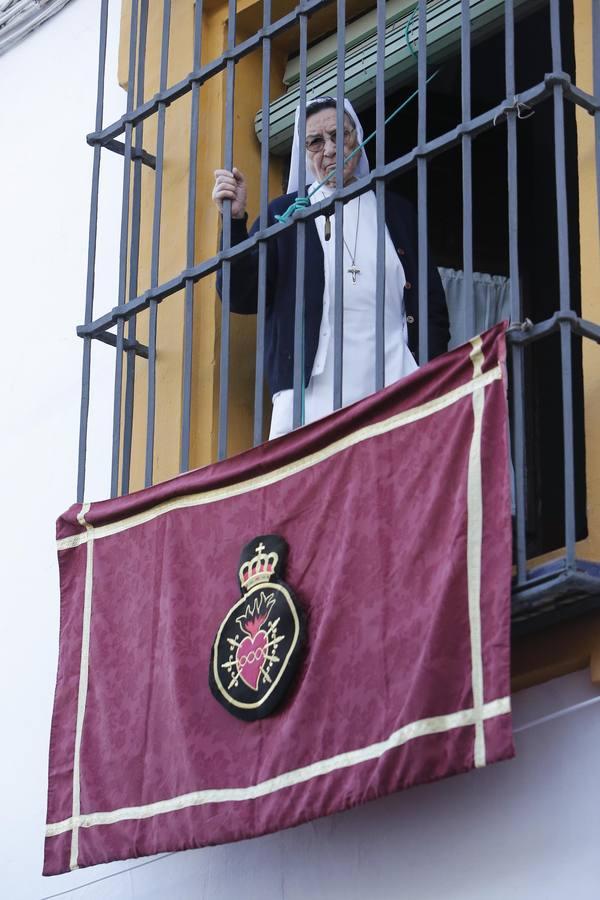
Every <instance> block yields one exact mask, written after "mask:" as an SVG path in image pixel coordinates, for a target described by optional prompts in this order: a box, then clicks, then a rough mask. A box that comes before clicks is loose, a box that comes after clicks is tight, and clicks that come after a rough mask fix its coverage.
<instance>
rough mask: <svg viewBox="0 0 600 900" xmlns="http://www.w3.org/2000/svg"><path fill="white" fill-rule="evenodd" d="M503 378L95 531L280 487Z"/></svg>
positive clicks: (482, 380)
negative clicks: (244, 478) (258, 472)
mask: <svg viewBox="0 0 600 900" xmlns="http://www.w3.org/2000/svg"><path fill="white" fill-rule="evenodd" d="M501 379H502V371H501V369H500V366H496V367H495V368H493V369H490V370H489V371H487V372H484V373H483V374H481V373H480V374H479V375H478V376H477V378H473V379H471V380H470V381H467V382H466V384H461V385H460V387H457V388H454V389H453V390H451V391H448V393H447V394H442V396H441V397H436V398H435V400H429V401H428V402H427V403H423V404H421V406H415V407H414V408H413V409H407V410H405V411H404V412H401V413H397V414H396V415H395V416H391V417H390V418H389V419H384V421H383V422H376V423H375V424H373V425H366V426H365V427H364V428H359V429H357V431H355V432H353V433H352V434H349V435H347V436H346V437H344V438H340V439H339V440H338V441H334V442H333V443H331V444H329V446H328V447H324V448H323V449H322V450H318V451H316V452H315V453H311V454H309V455H308V456H303V457H302V459H299V460H296V461H295V462H293V463H288V465H285V466H281V467H280V468H279V469H275V470H274V471H273V472H267V473H266V474H265V475H258V476H256V477H255V478H249V479H248V480H247V481H242V482H240V483H239V484H233V485H229V486H228V487H224V488H215V489H214V490H212V491H203V492H201V493H197V494H189V495H188V496H186V497H175V498H174V499H173V500H167V501H165V502H164V503H160V504H158V505H157V506H155V507H153V508H152V509H148V510H145V511H144V512H142V513H136V515H133V516H129V517H128V518H126V519H121V520H120V521H119V522H112V523H111V524H110V525H100V526H99V527H98V528H94V529H93V532H94V538H95V539H96V540H100V539H101V538H104V537H108V536H109V535H113V534H119V533H120V532H121V531H126V530H127V529H128V528H135V527H136V525H143V524H145V523H146V522H151V521H152V520H153V519H157V518H158V517H159V516H163V515H165V514H166V513H168V512H171V511H172V510H174V509H188V508H190V507H194V506H204V505H206V504H208V503H217V502H218V501H219V500H226V499H228V498H229V497H237V496H239V495H240V494H246V493H248V492H250V491H256V490H258V489H259V488H263V487H267V486H268V485H270V484H276V483H277V482H278V481H283V479H284V478H289V477H290V476H291V475H296V474H297V473H298V472H303V471H304V470H305V469H309V468H310V467H311V466H314V465H316V464H317V463H320V462H323V461H324V460H326V459H330V458H331V457H332V456H335V455H336V454H337V453H341V452H342V451H343V450H348V449H349V448H350V447H353V446H355V445H356V444H360V443H362V442H363V441H366V440H369V439H370V438H373V437H378V436H379V435H381V434H386V433H387V432H389V431H394V430H395V429H396V428H401V427H402V426H404V425H410V424H412V423H413V422H418V421H419V420H420V419H425V418H427V416H431V415H433V414H434V413H437V412H440V411H441V410H442V409H446V408H447V407H449V406H452V404H453V403H457V402H458V401H459V400H462V399H463V398H464V397H468V396H469V394H473V393H474V392H475V391H477V390H478V389H479V388H483V387H485V386H486V385H488V384H491V383H492V382H493V381H498V380H501ZM91 530H92V526H91V525H90V526H88V531H87V532H85V533H84V534H75V535H72V536H71V537H67V538H61V540H59V541H57V542H56V543H57V548H58V550H69V549H71V548H72V547H78V546H79V545H80V544H84V543H85V542H86V541H87V540H88V539H89V538H90V536H91Z"/></svg>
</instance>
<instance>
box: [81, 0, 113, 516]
mask: <svg viewBox="0 0 600 900" xmlns="http://www.w3.org/2000/svg"><path fill="white" fill-rule="evenodd" d="M107 28H108V0H102V5H101V7H100V38H99V42H98V90H97V95H96V119H95V130H96V131H100V130H101V129H102V117H103V111H104V74H105V69H106V34H107ZM101 152H102V148H101V146H100V145H99V144H96V146H95V147H94V159H93V168H92V195H91V199H90V220H89V240H88V259H87V278H86V288H85V324H86V325H89V323H90V322H91V321H92V316H93V312H94V286H95V269H96V242H97V235H98V192H99V187H100V154H101ZM91 363H92V339H91V338H89V337H86V338H84V341H83V364H82V371H81V406H80V412H79V451H78V464H77V502H78V503H83V497H84V493H85V468H86V459H87V427H88V416H89V409H90V374H91Z"/></svg>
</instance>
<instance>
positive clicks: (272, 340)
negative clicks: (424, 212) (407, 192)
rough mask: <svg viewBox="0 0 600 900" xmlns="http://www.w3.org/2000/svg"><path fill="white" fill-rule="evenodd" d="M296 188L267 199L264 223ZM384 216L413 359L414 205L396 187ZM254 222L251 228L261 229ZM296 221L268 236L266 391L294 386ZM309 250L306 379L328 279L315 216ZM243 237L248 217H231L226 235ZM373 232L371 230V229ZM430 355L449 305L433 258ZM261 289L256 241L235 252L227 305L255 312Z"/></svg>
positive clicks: (441, 344)
mask: <svg viewBox="0 0 600 900" xmlns="http://www.w3.org/2000/svg"><path fill="white" fill-rule="evenodd" d="M296 197H297V193H293V194H285V195H284V196H282V197H278V198H277V199H276V200H273V201H272V202H271V203H270V204H269V209H268V225H274V224H275V221H276V220H275V215H281V214H282V213H283V212H285V210H286V209H287V208H288V207H289V206H290V204H291V203H292V202H293V201H294V200H295V199H296ZM385 221H386V225H387V227H388V231H389V233H390V236H391V238H392V242H393V244H394V247H395V248H396V252H397V253H398V255H399V256H400V258H401V261H402V266H403V268H404V272H405V274H406V284H405V286H404V303H405V308H406V317H407V323H408V344H409V347H410V349H411V351H412V353H413V354H414V356H415V358H416V359H417V360H418V348H419V322H418V296H419V282H418V253H417V247H418V243H417V218H416V214H415V211H414V208H413V206H412V205H411V204H410V203H409V202H408V201H407V200H404V199H403V198H402V197H399V196H398V195H396V194H391V193H389V192H388V193H387V194H386V205H385ZM258 228H259V221H258V219H257V221H256V222H255V223H254V224H253V226H252V228H251V229H250V235H252V234H254V233H255V232H256V231H258ZM296 232H297V228H296V226H292V227H291V228H288V229H286V230H285V231H282V232H281V234H279V235H278V236H277V238H274V239H272V240H271V241H268V243H267V246H268V255H267V311H266V324H265V344H266V347H265V367H266V372H267V378H268V381H269V387H270V389H271V394H276V393H277V391H281V390H285V389H286V388H291V387H292V386H293V356H294V352H293V351H294V308H295V302H296ZM305 234H306V256H305V266H304V302H305V328H304V383H305V385H308V382H309V380H310V376H311V372H312V367H313V363H314V360H315V355H316V352H317V347H318V344H319V329H320V326H321V319H322V317H323V291H324V287H325V275H324V260H323V248H322V246H321V241H320V240H319V235H318V233H317V228H316V226H315V222H314V219H310V220H308V221H307V222H306V231H305ZM247 237H248V231H247V220H246V218H244V219H232V220H231V243H232V245H235V244H239V243H240V242H241V241H244V240H246V238H247ZM374 237H375V236H374ZM428 289H429V298H428V304H429V306H428V309H429V357H430V359H432V358H433V357H434V356H439V354H440V353H444V352H445V350H446V349H447V347H448V340H449V338H450V332H449V326H448V309H447V307H446V297H445V295H444V289H443V287H442V282H441V280H440V276H439V274H438V271H437V269H436V268H435V266H434V265H432V264H431V263H430V266H429V278H428ZM217 290H218V291H219V294H221V291H222V276H221V270H219V272H218V274H217ZM257 294H258V247H254V248H253V250H252V251H251V252H250V253H247V254H244V256H241V257H238V258H237V259H235V260H233V261H232V264H231V310H232V312H236V313H242V314H243V315H249V314H252V313H255V312H256V307H257Z"/></svg>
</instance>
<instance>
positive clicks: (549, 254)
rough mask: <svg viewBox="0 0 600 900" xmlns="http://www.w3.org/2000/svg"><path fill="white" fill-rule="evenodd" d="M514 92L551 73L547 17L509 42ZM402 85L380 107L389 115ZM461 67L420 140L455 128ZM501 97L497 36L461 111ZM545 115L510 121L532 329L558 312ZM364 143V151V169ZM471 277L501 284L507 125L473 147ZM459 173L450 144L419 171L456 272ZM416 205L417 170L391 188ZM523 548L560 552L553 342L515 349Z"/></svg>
mask: <svg viewBox="0 0 600 900" xmlns="http://www.w3.org/2000/svg"><path fill="white" fill-rule="evenodd" d="M561 15H562V28H561V33H562V52H563V67H564V69H565V71H566V72H567V73H569V74H570V75H571V77H572V79H573V81H575V55H574V45H573V24H572V23H573V7H572V4H571V3H568V2H566V3H562V4H561ZM515 53H516V79H517V92H519V91H523V90H525V89H526V88H529V87H532V86H534V85H535V84H537V83H539V82H540V81H542V80H543V77H544V74H545V73H547V72H550V71H552V57H551V47H550V22H549V13H548V9H547V8H542V9H539V10H537V11H535V12H533V13H531V14H530V15H528V16H524V17H522V18H520V19H519V20H518V23H517V27H516V35H515ZM407 92H408V89H407V88H404V89H403V90H401V91H399V92H398V93H397V94H393V95H389V96H388V97H387V98H386V113H387V114H389V112H391V111H392V110H393V109H394V108H395V107H396V106H398V105H399V104H400V103H401V102H402V100H403V99H404V98H405V97H406V94H407ZM460 97H461V88H460V58H459V57H455V58H453V59H451V60H449V61H448V62H446V63H444V64H443V68H442V71H441V72H440V74H439V75H438V76H437V78H435V79H434V81H433V82H432V83H431V85H430V87H429V92H428V138H429V139H431V138H433V137H435V136H436V135H438V134H443V133H444V132H446V131H448V130H450V129H452V128H453V127H455V126H456V124H457V123H458V122H460V121H461V101H460ZM504 97H505V85H504V33H503V31H500V32H499V33H497V34H495V35H493V36H491V37H488V38H487V39H486V40H484V41H482V42H481V43H479V44H478V45H476V46H474V47H473V49H472V113H473V115H477V114H478V113H480V112H483V111H485V110H487V109H490V108H492V107H494V106H495V105H497V104H498V103H499V102H501V101H502V100H503V99H504ZM361 120H362V122H363V126H364V130H365V134H369V133H371V131H373V130H374V129H375V108H374V106H373V107H372V108H369V109H366V110H363V111H362V112H361ZM553 123H554V113H553V102H552V100H551V99H549V100H546V101H544V102H543V103H541V104H539V105H538V106H536V108H535V112H534V114H533V115H531V117H529V118H527V119H523V120H522V121H520V122H519V127H518V177H519V186H518V193H519V262H520V272H521V278H520V289H521V293H522V299H523V307H524V315H525V316H527V317H529V318H530V319H531V320H532V321H533V322H540V321H542V320H544V319H548V318H550V316H551V315H552V314H553V313H554V312H555V311H556V310H558V309H559V306H560V300H559V289H558V241H557V224H556V190H555V176H554V124H553ZM416 135H417V105H416V102H415V103H413V104H411V105H410V106H409V107H408V108H407V109H406V110H405V111H404V112H402V113H401V115H400V116H398V118H397V119H395V120H393V121H392V122H391V123H390V124H389V125H388V127H387V130H386V162H389V161H391V160H393V159H396V158H398V157H400V156H401V155H403V154H404V153H406V152H408V151H409V150H410V149H411V148H412V147H413V146H414V145H415V143H416ZM565 140H566V153H567V190H568V204H569V209H568V215H569V253H570V260H571V273H570V274H571V307H572V308H573V309H575V310H576V311H577V312H578V313H579V312H580V311H581V297H580V273H579V230H578V222H579V216H578V182H577V135H576V126H575V107H574V106H573V105H572V104H569V103H566V104H565ZM374 143H375V142H374V141H373V142H371V144H370V145H369V147H368V153H369V155H370V162H371V164H373V162H374V153H375V146H374ZM472 146H473V149H472V159H473V254H474V269H475V271H479V272H488V273H490V274H493V275H508V274H509V268H508V237H507V229H508V218H507V209H508V188H507V174H506V172H507V160H506V127H505V125H504V124H503V122H499V123H498V124H497V125H496V126H495V127H493V128H492V129H490V130H489V131H487V132H485V133H483V134H481V135H479V136H477V137H476V138H475V140H474V141H473V145H472ZM461 173H462V167H461V150H460V147H456V148H454V149H452V150H450V151H446V152H444V153H442V154H440V155H438V156H436V157H434V158H433V159H432V160H431V161H430V162H429V166H428V224H429V238H430V246H431V252H432V255H433V258H434V260H435V262H436V263H437V264H438V265H442V266H448V267H450V268H454V269H462V222H461V209H462V174H461ZM390 187H391V188H392V190H395V191H397V192H398V193H401V194H403V195H404V196H406V197H408V198H410V199H412V200H413V202H415V204H416V196H417V191H416V188H417V184H416V173H415V171H414V170H413V171H411V172H409V173H406V174H404V175H402V176H400V177H399V178H397V179H396V180H395V181H394V182H392V183H391V184H390ZM573 360H574V366H573V375H574V407H575V409H574V412H575V470H576V501H577V538H578V539H581V538H582V537H585V535H586V534H587V527H586V517H585V450H584V422H583V379H582V369H581V342H580V340H579V339H573ZM526 383H527V387H526V419H527V501H528V502H527V537H528V541H527V544H528V546H527V549H528V555H529V556H534V555H537V554H539V553H542V552H546V551H548V550H552V549H556V548H559V547H561V546H563V544H564V514H563V504H564V486H563V441H562V397H561V367H560V348H559V337H558V335H553V336H551V337H550V338H546V339H543V340H542V341H539V342H537V343H535V344H533V345H530V346H529V348H528V350H527V351H526Z"/></svg>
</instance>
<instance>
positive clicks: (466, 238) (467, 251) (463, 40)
mask: <svg viewBox="0 0 600 900" xmlns="http://www.w3.org/2000/svg"><path fill="white" fill-rule="evenodd" d="M460 58H461V64H460V85H461V105H462V122H463V124H466V123H468V122H470V121H471V8H470V2H469V0H461V21H460ZM471 141H472V138H471V135H470V134H463V136H462V140H461V145H462V209H463V215H462V220H463V229H462V231H463V234H462V237H463V290H464V297H465V335H464V338H465V340H468V339H469V338H471V337H473V335H474V334H475V331H476V330H477V325H476V322H477V319H476V315H475V297H474V296H473V184H472V153H471V151H472V145H471Z"/></svg>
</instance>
